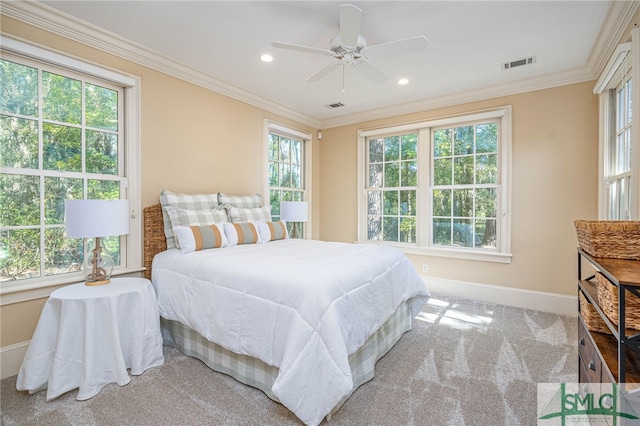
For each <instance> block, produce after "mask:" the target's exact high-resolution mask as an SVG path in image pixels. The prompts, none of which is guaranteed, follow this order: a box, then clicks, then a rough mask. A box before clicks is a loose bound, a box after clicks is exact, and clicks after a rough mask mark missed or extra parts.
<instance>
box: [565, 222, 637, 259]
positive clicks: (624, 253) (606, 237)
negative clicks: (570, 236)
mask: <svg viewBox="0 0 640 426" xmlns="http://www.w3.org/2000/svg"><path fill="white" fill-rule="evenodd" d="M574 224H575V227H576V232H577V234H578V245H579V246H580V248H581V249H582V250H584V251H586V252H587V253H589V254H590V255H591V256H594V257H609V258H615V259H640V221H628V220H576V221H575V222H574Z"/></svg>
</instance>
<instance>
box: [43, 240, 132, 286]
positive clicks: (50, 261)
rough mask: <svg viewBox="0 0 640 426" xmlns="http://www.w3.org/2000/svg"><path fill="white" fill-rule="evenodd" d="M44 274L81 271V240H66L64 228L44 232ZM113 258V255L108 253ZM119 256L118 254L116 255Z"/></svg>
mask: <svg viewBox="0 0 640 426" xmlns="http://www.w3.org/2000/svg"><path fill="white" fill-rule="evenodd" d="M44 241H45V250H44V253H45V255H44V273H45V275H56V274H64V273H69V272H77V271H81V270H82V261H83V258H84V256H83V246H82V238H67V237H65V235H64V228H50V229H46V230H45V232H44ZM110 254H111V255H112V257H113V253H110ZM118 256H119V253H118Z"/></svg>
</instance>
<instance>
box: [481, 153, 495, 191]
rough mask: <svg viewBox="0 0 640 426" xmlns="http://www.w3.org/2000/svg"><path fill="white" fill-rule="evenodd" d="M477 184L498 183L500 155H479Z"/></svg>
mask: <svg viewBox="0 0 640 426" xmlns="http://www.w3.org/2000/svg"><path fill="white" fill-rule="evenodd" d="M476 183H478V184H487V183H498V155H497V154H488V155H478V156H477V157H476Z"/></svg>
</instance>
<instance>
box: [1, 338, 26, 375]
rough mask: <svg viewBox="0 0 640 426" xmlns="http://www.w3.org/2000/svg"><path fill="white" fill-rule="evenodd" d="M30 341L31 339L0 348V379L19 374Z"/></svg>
mask: <svg viewBox="0 0 640 426" xmlns="http://www.w3.org/2000/svg"><path fill="white" fill-rule="evenodd" d="M29 343H31V340H27V341H26V342H20V343H16V344H15V345H9V346H4V347H2V348H0V379H4V378H7V377H11V376H15V375H16V374H18V371H19V370H20V366H21V365H22V360H23V359H24V355H25V354H26V353H27V348H28V347H29Z"/></svg>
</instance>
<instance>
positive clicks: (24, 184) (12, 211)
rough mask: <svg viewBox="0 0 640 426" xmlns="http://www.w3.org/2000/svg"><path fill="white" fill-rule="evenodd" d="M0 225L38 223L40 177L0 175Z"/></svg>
mask: <svg viewBox="0 0 640 426" xmlns="http://www.w3.org/2000/svg"><path fill="white" fill-rule="evenodd" d="M0 225H3V226H29V225H40V178H38V176H20V175H8V174H2V175H0Z"/></svg>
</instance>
